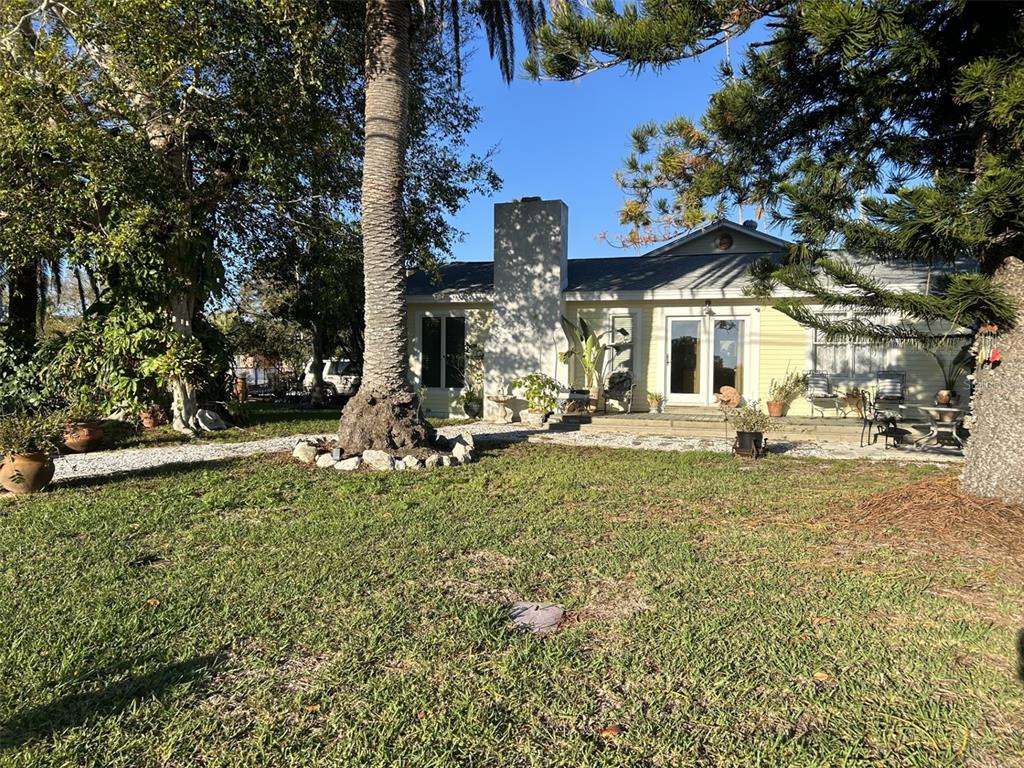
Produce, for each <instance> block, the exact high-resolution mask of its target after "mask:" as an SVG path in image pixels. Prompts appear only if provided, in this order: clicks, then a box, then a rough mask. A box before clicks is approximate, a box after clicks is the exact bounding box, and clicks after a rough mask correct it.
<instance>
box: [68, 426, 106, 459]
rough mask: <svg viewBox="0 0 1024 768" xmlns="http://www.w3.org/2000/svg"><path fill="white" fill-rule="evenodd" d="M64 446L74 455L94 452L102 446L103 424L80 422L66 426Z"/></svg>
mask: <svg viewBox="0 0 1024 768" xmlns="http://www.w3.org/2000/svg"><path fill="white" fill-rule="evenodd" d="M64 445H65V446H66V447H67V449H68V450H69V451H73V452H75V453H88V452H89V451H95V450H97V449H98V448H100V447H101V446H102V445H103V422H101V421H80V422H75V423H74V424H68V428H67V431H66V432H65V433H64Z"/></svg>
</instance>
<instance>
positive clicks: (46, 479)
mask: <svg viewBox="0 0 1024 768" xmlns="http://www.w3.org/2000/svg"><path fill="white" fill-rule="evenodd" d="M53 471H54V466H53V459H51V458H50V456H49V455H48V454H46V453H42V452H39V453H12V454H9V455H8V456H6V457H5V458H4V463H3V464H2V465H0V485H2V486H3V487H4V488H6V489H7V490H8V491H10V492H11V493H37V492H39V491H41V490H43V488H45V487H46V486H47V485H49V484H50V481H51V480H53Z"/></svg>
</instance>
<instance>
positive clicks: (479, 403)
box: [455, 342, 484, 419]
mask: <svg viewBox="0 0 1024 768" xmlns="http://www.w3.org/2000/svg"><path fill="white" fill-rule="evenodd" d="M456 367H458V366H456ZM461 373H462V385H463V391H462V394H461V395H459V396H458V397H457V398H456V399H455V405H457V406H459V407H460V408H462V412H463V413H465V414H466V416H468V417H469V418H471V419H479V418H480V415H481V414H482V413H483V412H484V348H483V347H482V346H481V345H480V344H477V343H476V342H468V343H467V344H466V356H465V358H464V362H463V365H462V369H461Z"/></svg>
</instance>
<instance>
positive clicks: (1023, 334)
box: [960, 258, 1024, 504]
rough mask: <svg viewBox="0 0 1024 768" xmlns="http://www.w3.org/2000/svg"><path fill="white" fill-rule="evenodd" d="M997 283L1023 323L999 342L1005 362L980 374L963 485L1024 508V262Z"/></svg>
mask: <svg viewBox="0 0 1024 768" xmlns="http://www.w3.org/2000/svg"><path fill="white" fill-rule="evenodd" d="M993 280H994V281H995V282H996V284H998V285H999V286H1001V287H1002V288H1003V290H1005V291H1006V292H1007V293H1008V294H1009V295H1010V296H1011V297H1013V298H1014V299H1015V300H1016V301H1017V324H1016V326H1015V327H1014V328H1012V329H1010V330H1007V331H1003V332H1001V333H1000V334H999V336H998V337H997V339H996V343H995V346H996V348H997V349H998V350H999V352H1000V356H1001V360H1000V362H999V364H998V365H995V366H979V367H978V370H977V372H976V381H975V389H974V397H973V401H972V404H973V416H972V417H971V419H970V420H969V421H968V426H969V427H970V430H971V438H970V440H969V441H968V442H967V448H966V450H965V451H964V455H965V457H966V462H965V464H964V471H963V474H962V475H961V478H960V486H961V488H963V489H964V490H965V491H967V492H968V493H972V494H974V495H975V496H994V497H997V498H1000V499H1002V500H1003V501H1009V502H1015V503H1018V504H1024V261H1021V259H1019V258H1008V259H1006V260H1005V261H1004V262H1003V263H1002V265H1001V266H1000V267H999V269H997V270H996V273H995V274H994V275H993Z"/></svg>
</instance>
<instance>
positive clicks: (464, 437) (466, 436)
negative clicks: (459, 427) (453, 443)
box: [459, 432, 476, 448]
mask: <svg viewBox="0 0 1024 768" xmlns="http://www.w3.org/2000/svg"><path fill="white" fill-rule="evenodd" d="M459 442H461V443H463V444H464V445H465V446H466V447H467V448H476V440H474V439H473V435H471V434H470V433H469V432H463V433H462V434H461V435H459Z"/></svg>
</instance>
